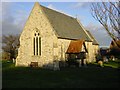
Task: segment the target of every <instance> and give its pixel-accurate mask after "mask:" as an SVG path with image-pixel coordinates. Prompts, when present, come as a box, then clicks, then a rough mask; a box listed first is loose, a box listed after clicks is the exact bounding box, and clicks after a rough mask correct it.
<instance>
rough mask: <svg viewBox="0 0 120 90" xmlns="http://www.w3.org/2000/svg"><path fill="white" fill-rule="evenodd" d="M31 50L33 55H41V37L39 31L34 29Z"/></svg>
mask: <svg viewBox="0 0 120 90" xmlns="http://www.w3.org/2000/svg"><path fill="white" fill-rule="evenodd" d="M33 49H34V50H33V51H34V55H36V56H39V55H41V37H40V33H39V31H37V30H36V31H35V33H34V38H33Z"/></svg>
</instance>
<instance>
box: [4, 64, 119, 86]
mask: <svg viewBox="0 0 120 90" xmlns="http://www.w3.org/2000/svg"><path fill="white" fill-rule="evenodd" d="M4 64H7V65H4ZM119 76H120V71H119V69H118V68H111V67H108V66H104V67H99V66H98V65H96V64H89V65H88V66H87V67H81V68H77V67H66V68H61V70H60V71H53V70H47V69H42V68H38V67H36V68H30V67H14V64H12V63H11V62H10V63H9V64H8V63H6V62H4V63H3V77H2V78H3V88H119V83H120V82H119V80H120V78H119Z"/></svg>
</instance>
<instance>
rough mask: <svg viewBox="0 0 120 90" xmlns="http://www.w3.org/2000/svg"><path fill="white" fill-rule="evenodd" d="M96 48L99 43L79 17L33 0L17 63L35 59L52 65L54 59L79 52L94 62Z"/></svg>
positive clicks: (35, 61)
mask: <svg viewBox="0 0 120 90" xmlns="http://www.w3.org/2000/svg"><path fill="white" fill-rule="evenodd" d="M98 49H99V44H98V42H97V41H96V40H95V38H94V37H93V36H92V34H91V33H90V32H89V31H87V30H86V29H85V28H84V27H83V26H82V24H81V23H80V21H79V20H78V19H76V18H74V17H71V16H68V15H66V14H63V13H61V12H58V11H55V10H52V9H49V8H47V7H44V6H42V5H40V4H39V3H38V2H36V3H35V4H34V7H33V9H32V11H31V13H30V15H29V17H28V19H27V21H26V24H25V26H24V28H23V31H22V33H21V36H20V47H19V49H18V56H17V58H16V66H26V67H28V66H30V65H31V63H33V62H34V63H37V65H38V67H44V66H47V65H50V67H52V64H53V62H54V61H66V60H67V59H68V58H69V57H71V56H72V57H74V56H75V58H76V57H80V55H79V54H80V53H81V52H84V53H85V54H86V61H87V62H88V63H89V62H94V61H95V55H96V54H97V51H98Z"/></svg>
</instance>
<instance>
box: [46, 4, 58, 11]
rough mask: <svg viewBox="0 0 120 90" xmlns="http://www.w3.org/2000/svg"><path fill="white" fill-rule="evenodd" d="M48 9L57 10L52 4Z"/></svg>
mask: <svg viewBox="0 0 120 90" xmlns="http://www.w3.org/2000/svg"><path fill="white" fill-rule="evenodd" d="M47 7H48V8H50V9H54V10H57V9H56V8H55V7H54V6H53V5H52V4H49V5H48V6H47Z"/></svg>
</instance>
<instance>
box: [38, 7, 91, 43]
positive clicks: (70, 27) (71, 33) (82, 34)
mask: <svg viewBox="0 0 120 90" xmlns="http://www.w3.org/2000/svg"><path fill="white" fill-rule="evenodd" d="M40 6H41V7H42V10H43V12H44V13H45V15H46V16H47V18H48V20H49V22H50V23H51V25H52V27H53V28H54V31H55V32H56V34H57V37H58V38H66V39H84V40H86V41H91V39H90V37H89V36H88V35H87V34H86V31H85V30H84V29H83V27H82V26H81V25H80V23H79V22H78V21H77V19H76V18H73V17H70V16H68V15H66V14H63V13H60V12H58V11H55V10H52V9H49V8H47V7H44V6H42V5H40Z"/></svg>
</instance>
